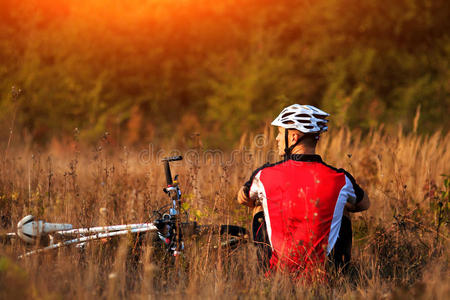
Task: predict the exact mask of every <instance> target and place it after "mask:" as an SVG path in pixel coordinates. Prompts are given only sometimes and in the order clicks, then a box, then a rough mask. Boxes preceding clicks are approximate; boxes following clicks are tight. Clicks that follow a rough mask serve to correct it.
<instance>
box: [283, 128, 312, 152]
mask: <svg viewBox="0 0 450 300" xmlns="http://www.w3.org/2000/svg"><path fill="white" fill-rule="evenodd" d="M288 131H289V129H287V128H286V129H285V131H284V145H285V146H284V157H285V158H286V159H287V158H289V157H290V156H291V154H292V150H294V148H295V146H297V145H298V144H300V142H301V141H303V139H304V138H305V137H307V135H306V134H304V135H302V136H301V137H300V138H299V139H298V140H297V141H296V142H295V143H294V144H293V145H291V146H290V147H289V146H288V145H289V133H288Z"/></svg>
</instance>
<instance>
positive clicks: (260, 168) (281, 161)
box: [244, 160, 286, 188]
mask: <svg viewBox="0 0 450 300" xmlns="http://www.w3.org/2000/svg"><path fill="white" fill-rule="evenodd" d="M284 162H286V160H280V161H277V162H275V163H265V164H263V165H262V166H260V167H259V168H257V169H256V170H254V171H253V172H252V175H251V176H250V179H249V180H248V181H247V182H246V183H245V184H244V185H246V186H248V187H249V188H250V186H251V184H252V181H253V179H254V178H255V176H256V175H257V174H258V173H259V172H260V171H262V170H264V169H268V168H272V167H276V166H278V165H280V164H282V163H284Z"/></svg>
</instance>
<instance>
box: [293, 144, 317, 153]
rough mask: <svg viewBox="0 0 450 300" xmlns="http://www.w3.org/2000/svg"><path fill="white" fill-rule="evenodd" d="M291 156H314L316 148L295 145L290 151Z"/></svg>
mask: <svg viewBox="0 0 450 300" xmlns="http://www.w3.org/2000/svg"><path fill="white" fill-rule="evenodd" d="M291 154H316V147H305V145H302V144H300V145H297V146H295V148H294V149H292V152H291Z"/></svg>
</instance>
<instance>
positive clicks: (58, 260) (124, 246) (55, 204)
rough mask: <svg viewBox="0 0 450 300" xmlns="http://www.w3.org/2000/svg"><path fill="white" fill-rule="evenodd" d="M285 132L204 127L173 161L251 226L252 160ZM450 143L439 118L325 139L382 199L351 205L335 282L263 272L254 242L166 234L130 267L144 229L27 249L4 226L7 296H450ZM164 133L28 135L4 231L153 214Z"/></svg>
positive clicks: (192, 204) (2, 269) (4, 201)
mask: <svg viewBox="0 0 450 300" xmlns="http://www.w3.org/2000/svg"><path fill="white" fill-rule="evenodd" d="M273 134H274V133H273V131H272V129H271V128H267V129H266V131H265V132H264V133H263V134H261V135H255V136H243V137H242V139H241V143H240V146H239V149H238V150H236V151H234V152H227V153H222V152H220V151H211V150H208V149H202V148H201V146H200V145H201V144H200V143H199V142H198V141H197V145H198V146H197V147H194V148H193V149H182V150H180V152H181V153H182V154H183V153H184V154H185V155H186V159H185V160H184V161H183V162H177V163H173V167H172V168H173V172H174V173H177V174H179V175H180V182H181V188H182V191H183V193H184V199H185V202H186V203H188V204H189V212H190V217H191V219H193V220H194V219H195V220H196V221H198V222H199V223H204V224H210V223H220V224H236V225H241V226H244V227H247V228H249V226H250V225H249V224H250V220H251V212H250V211H249V210H248V209H246V208H244V207H240V206H239V205H238V204H237V203H236V201H235V197H236V192H237V190H238V189H239V187H240V185H241V184H243V183H244V182H245V181H246V180H247V178H248V176H249V175H250V174H251V171H252V170H253V169H255V168H256V167H258V166H259V165H261V164H262V163H264V162H266V161H267V160H275V159H276V157H275V155H274V154H273V152H272V150H273V149H274V141H273ZM449 145H450V134H448V133H445V134H442V133H441V132H437V133H435V134H434V135H432V136H427V137H423V136H419V135H415V134H408V135H405V134H403V133H402V132H401V130H399V132H398V134H394V135H393V134H387V133H383V131H382V130H374V131H372V132H370V133H369V134H368V135H365V136H363V135H362V134H361V133H359V132H357V131H350V130H348V129H341V130H336V131H332V132H330V133H327V134H325V135H324V136H323V138H322V140H321V141H320V143H319V147H318V153H319V154H321V155H322V157H323V158H324V160H325V161H326V162H327V163H329V164H331V165H335V166H337V167H342V168H344V169H346V170H348V171H349V172H350V173H352V174H353V175H354V176H355V178H356V179H357V181H358V182H359V183H360V185H361V186H362V187H363V188H364V189H365V190H366V191H367V192H368V193H369V195H370V199H371V203H372V206H371V208H370V209H369V210H368V211H367V212H364V213H359V214H355V215H353V219H352V224H353V236H354V246H353V259H352V264H351V266H350V268H349V272H348V273H347V274H341V273H339V272H332V271H330V278H329V280H328V282H327V283H325V284H314V283H312V284H311V283H310V284H303V283H302V282H297V281H293V280H291V279H290V278H288V277H285V276H284V275H280V274H276V275H274V276H272V277H269V278H267V277H265V276H264V275H263V274H261V273H260V272H259V271H258V268H257V266H256V263H255V262H256V255H255V250H254V248H253V246H252V244H250V243H249V244H246V245H243V246H241V247H240V248H238V249H236V250H234V251H233V252H231V253H230V252H225V251H221V250H217V249H215V247H214V246H215V244H214V242H211V241H210V240H206V241H191V240H186V251H185V253H184V256H183V257H180V258H179V259H177V260H176V261H170V260H169V259H167V257H164V255H162V254H161V253H159V249H158V247H157V246H155V244H154V243H152V242H144V243H143V244H142V246H141V247H138V248H139V249H140V250H141V251H142V252H141V255H140V256H139V261H138V262H137V263H135V264H131V267H130V261H129V259H128V257H129V256H130V255H129V254H130V251H132V250H133V249H134V248H136V247H135V246H136V240H135V239H133V237H126V238H122V239H121V240H118V241H117V240H116V241H109V242H106V243H105V242H92V244H91V245H90V246H89V247H87V248H86V250H84V251H79V250H77V249H76V248H66V249H61V250H59V251H53V252H51V253H45V254H42V255H36V256H34V257H30V258H27V259H21V260H19V259H17V255H19V254H22V253H23V252H25V251H26V246H24V245H23V244H22V243H21V242H19V241H15V240H12V241H10V242H6V241H5V240H4V241H3V242H2V244H1V246H0V247H1V248H0V298H4V299H6V298H10V299H12V298H16V297H31V298H49V299H60V298H77V299H89V298H98V297H100V298H107V299H116V298H138V299H141V298H142V299H153V298H160V297H162V296H164V297H167V296H171V297H174V298H184V297H188V298H213V297H214V298H257V297H265V298H272V299H280V298H367V297H370V298H395V299H398V298H411V297H414V298H417V299H444V298H446V297H447V296H448V294H449V293H450V288H449V284H448V278H449V271H448V259H449V251H448V246H449V245H448V241H449V237H448V203H449V198H448V197H449V196H448V189H449V187H448V186H445V185H444V179H445V177H444V176H441V175H442V174H447V175H448V174H449V173H450V149H449ZM152 147H155V148H156V146H155V145H152ZM164 147H165V148H164ZM164 147H162V148H159V149H153V152H152V151H151V150H149V149H151V147H150V148H149V147H147V146H146V147H143V148H136V149H126V148H118V147H117V146H113V145H111V144H109V143H108V137H107V136H106V135H105V137H103V138H102V139H101V140H99V142H98V144H97V146H96V147H86V146H83V145H79V144H78V143H77V140H76V137H75V139H74V140H73V141H72V142H71V144H67V145H59V146H57V145H54V146H53V147H51V148H50V149H48V150H46V151H42V150H41V151H33V150H32V149H31V148H30V147H29V145H24V147H23V148H15V149H14V150H13V149H10V150H9V152H8V156H7V157H4V159H3V160H2V162H1V170H0V215H1V233H4V232H9V231H14V229H15V228H14V226H15V224H16V222H17V221H18V220H20V219H21V218H22V217H23V216H25V215H27V214H33V215H35V216H37V217H38V218H40V219H44V220H48V221H54V222H69V223H72V224H73V225H74V226H90V225H104V224H119V223H134V222H145V221H148V218H149V215H150V214H151V211H152V210H154V209H157V208H158V207H160V206H161V205H162V204H164V203H166V202H167V199H166V196H165V194H164V193H163V192H162V191H161V188H162V187H163V186H164V173H163V167H162V165H161V164H159V162H158V161H157V159H156V158H157V157H158V156H159V157H161V156H163V155H164V151H163V150H164V149H165V150H173V145H164ZM157 150H159V151H160V152H159V153H158V152H157ZM168 152H169V151H166V154H177V153H168ZM447 178H448V176H447ZM445 191H447V194H444V192H445ZM148 240H150V239H148ZM139 249H135V250H139Z"/></svg>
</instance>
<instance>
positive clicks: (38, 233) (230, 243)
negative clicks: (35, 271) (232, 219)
mask: <svg viewBox="0 0 450 300" xmlns="http://www.w3.org/2000/svg"><path fill="white" fill-rule="evenodd" d="M182 159H183V158H182V156H175V157H166V158H164V159H163V160H162V162H163V163H164V170H165V177H166V183H167V186H166V187H164V188H163V191H164V192H165V193H166V194H167V195H168V197H169V199H170V201H171V203H170V204H167V205H164V206H163V207H161V208H159V209H158V210H155V211H153V216H152V217H151V218H153V217H156V218H155V219H154V220H153V221H152V222H149V223H137V224H121V225H110V226H96V227H89V228H75V229H74V228H73V226H72V225H71V224H59V223H47V222H45V221H43V220H35V218H34V217H33V216H31V215H28V216H26V217H24V218H23V219H22V220H20V221H19V222H18V224H17V233H7V237H8V238H9V239H10V238H13V237H19V238H20V239H21V240H22V241H24V242H26V243H28V244H36V243H37V242H38V241H42V240H45V241H46V242H47V244H48V245H47V246H45V247H43V248H39V249H35V250H31V251H28V252H26V253H25V254H23V255H20V256H19V258H25V257H28V256H31V255H34V254H38V253H41V252H46V251H49V250H52V249H58V248H62V247H66V246H70V245H76V246H77V247H78V248H80V249H83V248H84V247H86V243H87V242H90V241H94V240H99V239H109V238H114V237H118V236H122V235H127V234H136V235H137V238H138V241H139V243H142V236H141V233H145V232H155V233H156V237H157V240H158V241H159V243H160V244H162V245H164V248H165V252H166V253H168V254H169V255H170V256H178V255H180V254H182V253H183V250H184V247H185V245H184V238H185V237H196V236H202V235H204V234H205V233H211V234H214V235H216V236H218V237H219V238H220V245H219V247H223V248H228V249H233V248H235V247H237V246H238V245H240V244H242V243H246V242H247V241H248V233H247V230H246V229H245V228H243V227H240V226H235V225H199V224H198V223H197V222H195V221H189V216H188V212H186V211H185V212H184V215H185V220H184V221H183V220H182V205H181V198H182V194H181V190H180V186H179V183H178V175H175V177H174V178H172V173H171V169H170V162H173V161H179V160H182ZM136 244H138V243H136ZM216 247H217V246H216Z"/></svg>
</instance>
